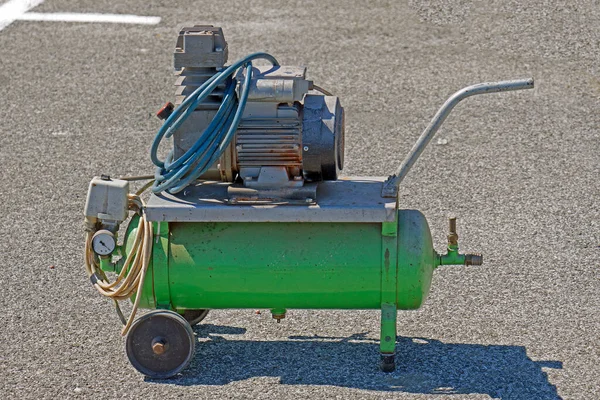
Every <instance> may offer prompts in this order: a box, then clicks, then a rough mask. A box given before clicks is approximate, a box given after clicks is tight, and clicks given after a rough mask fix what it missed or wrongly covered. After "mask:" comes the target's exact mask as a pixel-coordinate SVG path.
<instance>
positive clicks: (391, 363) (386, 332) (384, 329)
mask: <svg viewBox="0 0 600 400" xmlns="http://www.w3.org/2000/svg"><path fill="white" fill-rule="evenodd" d="M396 315H397V312H396V305H395V304H390V303H384V304H382V305H381V339H380V344H379V349H380V351H381V363H380V367H381V370H382V371H383V372H392V371H393V370H395V369H396V361H395V355H396Z"/></svg>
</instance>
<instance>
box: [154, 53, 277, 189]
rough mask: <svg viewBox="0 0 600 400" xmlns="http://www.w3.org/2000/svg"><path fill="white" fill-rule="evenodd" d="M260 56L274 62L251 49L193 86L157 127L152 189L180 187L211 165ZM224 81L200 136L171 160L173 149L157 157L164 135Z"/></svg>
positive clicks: (235, 120) (233, 126) (229, 134)
mask: <svg viewBox="0 0 600 400" xmlns="http://www.w3.org/2000/svg"><path fill="white" fill-rule="evenodd" d="M256 59H264V60H267V61H269V62H270V63H271V64H273V65H274V66H278V65H279V63H278V62H277V60H276V59H275V58H274V57H273V56H271V55H270V54H267V53H253V54H250V55H249V56H246V57H244V58H242V59H240V60H238V61H236V62H235V63H233V64H232V65H230V66H229V67H227V68H226V69H224V70H223V71H220V72H218V73H216V74H215V75H213V76H212V77H211V78H210V79H209V80H207V81H206V82H204V83H203V84H202V86H200V87H199V88H198V89H196V90H194V92H193V93H192V94H190V95H189V96H188V97H186V99H185V100H184V101H183V103H181V104H180V105H179V107H177V108H176V109H175V110H174V111H173V113H172V114H171V115H170V116H169V118H167V120H166V121H165V123H164V124H163V126H162V127H161V128H160V129H159V131H158V133H157V134H156V137H155V138H154V141H153V142H152V147H151V148H150V159H151V160H152V162H153V163H154V165H156V173H155V175H154V184H153V185H152V191H153V192H154V193H160V192H163V191H165V190H166V191H168V192H169V193H177V192H180V191H182V190H183V189H184V188H185V187H186V186H188V185H189V184H190V183H192V182H193V181H195V180H196V179H198V177H199V176H201V175H202V174H204V173H205V172H206V171H207V170H208V169H209V168H210V167H211V165H213V164H214V163H215V162H216V161H217V160H218V159H219V157H221V155H222V154H223V152H224V151H225V149H226V148H227V146H229V143H230V142H231V139H232V138H233V136H234V134H235V131H236V130H237V127H238V125H239V123H240V120H241V118H242V114H243V112H244V108H245V107H246V102H247V100H248V92H249V89H250V80H251V79H252V60H256ZM242 67H243V68H246V76H245V78H244V85H243V88H242V92H241V93H240V96H239V99H238V97H237V95H236V93H235V88H236V85H237V80H236V79H235V75H236V73H237V71H238V69H240V68H242ZM223 83H225V84H226V85H225V94H224V96H223V101H222V102H221V105H220V106H219V109H218V110H217V113H216V114H215V116H214V117H213V119H212V121H211V122H210V124H209V125H208V127H207V128H206V129H205V130H204V132H202V134H201V135H200V138H198V140H197V141H196V143H194V145H193V146H192V147H190V149H189V150H187V151H186V152H185V154H183V155H182V156H181V157H179V158H178V159H177V160H173V154H174V153H173V152H174V149H172V150H171V152H170V153H169V155H167V157H166V158H165V159H164V160H159V158H158V156H157V151H158V147H159V145H160V143H161V142H162V140H163V139H164V138H168V137H170V136H171V135H172V134H173V132H175V130H177V128H179V127H180V126H181V124H182V123H183V122H184V121H185V120H186V119H187V118H188V117H189V116H190V115H191V114H192V113H193V112H194V110H196V108H197V107H198V105H199V104H200V103H201V102H202V101H204V100H205V99H206V98H207V97H208V96H209V95H210V94H211V93H212V92H213V90H215V88H216V87H217V86H219V85H222V84H223Z"/></svg>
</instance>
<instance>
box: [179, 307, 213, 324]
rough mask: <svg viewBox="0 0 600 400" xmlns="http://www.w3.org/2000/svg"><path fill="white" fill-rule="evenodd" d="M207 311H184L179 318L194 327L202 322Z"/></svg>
mask: <svg viewBox="0 0 600 400" xmlns="http://www.w3.org/2000/svg"><path fill="white" fill-rule="evenodd" d="M208 311H209V310H185V311H184V312H183V314H181V316H182V317H183V318H185V320H186V321H187V322H188V323H189V324H190V326H194V325H197V324H199V323H200V322H202V320H203V319H204V318H206V316H207V315H208Z"/></svg>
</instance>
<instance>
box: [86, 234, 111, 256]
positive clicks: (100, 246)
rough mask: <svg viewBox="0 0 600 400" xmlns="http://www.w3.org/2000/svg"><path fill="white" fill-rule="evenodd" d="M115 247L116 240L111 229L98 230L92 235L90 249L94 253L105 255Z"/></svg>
mask: <svg viewBox="0 0 600 400" xmlns="http://www.w3.org/2000/svg"><path fill="white" fill-rule="evenodd" d="M115 247H117V242H116V240H115V235H114V234H113V233H112V232H111V231H107V230H106V229H102V230H99V231H98V232H96V233H95V234H94V237H92V249H93V250H94V253H96V254H98V255H99V256H107V255H109V254H111V253H112V252H113V251H114V250H115Z"/></svg>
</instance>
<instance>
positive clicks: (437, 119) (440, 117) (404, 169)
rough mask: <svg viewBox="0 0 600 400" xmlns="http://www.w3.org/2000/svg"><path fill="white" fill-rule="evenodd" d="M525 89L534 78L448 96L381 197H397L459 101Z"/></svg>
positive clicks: (488, 84)
mask: <svg viewBox="0 0 600 400" xmlns="http://www.w3.org/2000/svg"><path fill="white" fill-rule="evenodd" d="M523 89H533V78H529V79H517V80H512V81H501V82H486V83H478V84H476V85H471V86H467V87H466V88H464V89H461V90H459V91H458V92H456V93H454V94H453V95H452V96H450V98H448V100H446V102H445V103H444V105H442V107H441V108H440V109H439V110H438V112H437V114H435V116H434V117H433V119H432V120H431V122H430V123H429V125H427V128H425V130H424V131H423V133H421V136H419V139H418V140H417V142H416V143H415V145H414V146H413V148H412V149H411V150H410V153H408V155H407V156H406V158H405V159H404V161H402V164H400V167H398V169H397V170H396V173H395V174H394V175H391V176H390V177H389V178H388V179H387V180H386V181H385V183H384V184H383V189H382V190H381V197H396V196H397V195H398V189H399V187H400V182H402V180H403V179H404V177H406V175H407V174H408V171H410V169H411V168H412V166H413V165H414V163H415V162H416V161H417V159H418V158H419V156H420V155H421V153H422V152H423V150H425V147H427V145H428V144H429V142H430V141H431V139H433V136H434V135H435V134H436V132H437V131H438V129H439V128H440V126H442V124H443V123H444V120H445V119H446V117H447V116H448V114H450V112H451V111H452V109H453V108H454V107H455V106H456V105H457V104H458V103H460V102H461V100H463V99H466V98H467V97H470V96H474V95H477V94H485V93H496V92H506V91H509V90H523Z"/></svg>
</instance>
